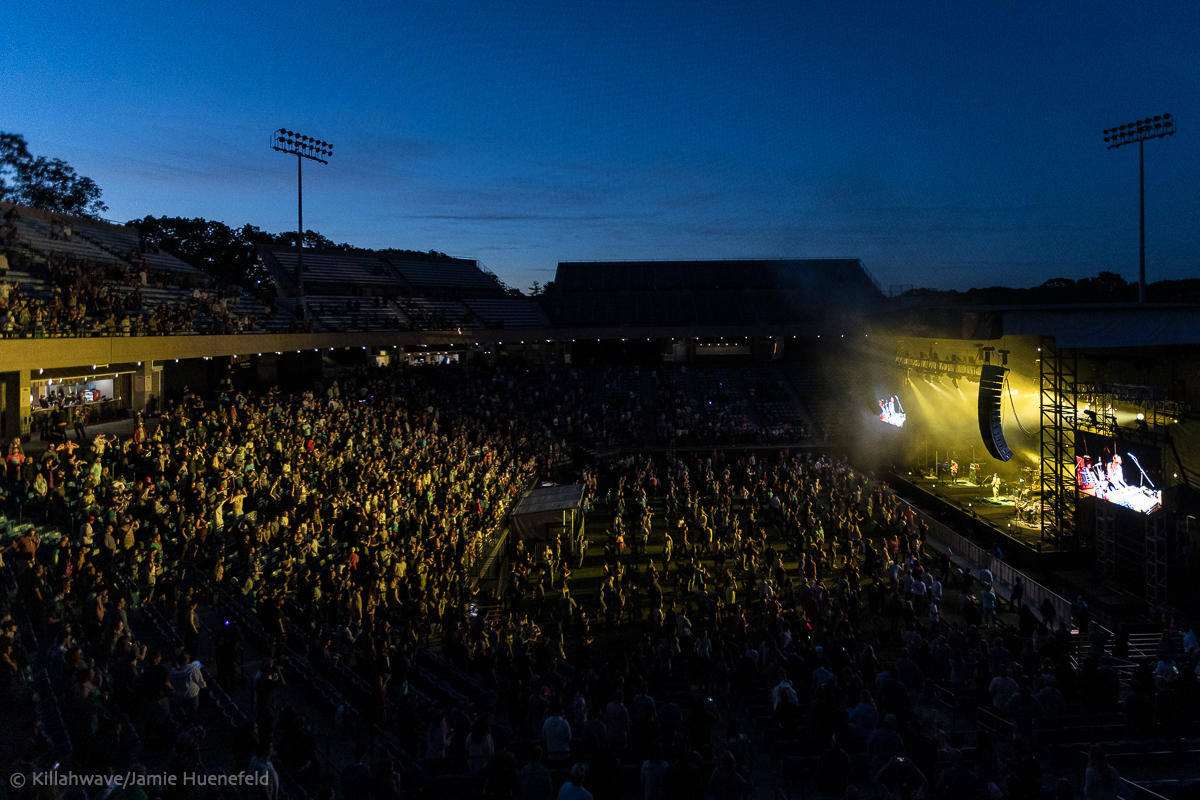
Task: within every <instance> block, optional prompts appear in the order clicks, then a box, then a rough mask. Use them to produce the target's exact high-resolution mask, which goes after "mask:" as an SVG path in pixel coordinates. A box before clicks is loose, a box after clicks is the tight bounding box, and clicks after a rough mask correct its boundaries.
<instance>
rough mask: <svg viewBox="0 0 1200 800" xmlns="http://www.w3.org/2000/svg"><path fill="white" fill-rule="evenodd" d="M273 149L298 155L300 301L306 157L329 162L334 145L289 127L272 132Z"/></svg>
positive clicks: (298, 274)
mask: <svg viewBox="0 0 1200 800" xmlns="http://www.w3.org/2000/svg"><path fill="white" fill-rule="evenodd" d="M271 149H272V150H274V151H276V152H279V153H286V154H288V155H293V156H296V218H297V228H296V286H297V288H298V289H299V291H300V302H301V303H303V302H304V159H306V158H307V159H308V160H309V161H316V162H317V163H318V164H328V163H329V162H328V161H326V160H325V159H327V158H329V157H331V156H332V155H333V145H331V144H330V143H329V142H326V141H323V140H321V139H314V138H313V137H311V136H303V135H301V134H299V133H296V132H295V131H291V130H288V129H287V128H280V129H278V130H276V131H272V133H271Z"/></svg>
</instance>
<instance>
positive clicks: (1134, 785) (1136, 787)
mask: <svg viewBox="0 0 1200 800" xmlns="http://www.w3.org/2000/svg"><path fill="white" fill-rule="evenodd" d="M1179 752H1180V753H1181V754H1182V753H1195V752H1200V751H1196V750H1181V751H1179ZM1078 753H1079V755H1081V756H1083V757H1084V758H1087V757H1088V753H1085V752H1083V751H1082V750H1080V751H1078ZM1167 754H1168V752H1167V751H1164V752H1163V753H1159V755H1167ZM1123 755H1124V756H1132V755H1151V754H1150V753H1111V754H1107V757H1108V758H1113V757H1115V756H1123ZM1085 769H1086V762H1085ZM1117 777H1118V779H1119V780H1120V781H1121V783H1123V784H1125V785H1126V786H1128V787H1130V788H1131V789H1134V790H1135V791H1138V792H1145V793H1146V794H1148V795H1150V796H1151V797H1154V798H1157V800H1170V798H1168V797H1164V796H1163V795H1161V794H1159V793H1158V792H1156V791H1154V790H1153V789H1147V788H1146V787H1145V786H1142V785H1141V784H1140V783H1136V782H1134V781H1131V780H1129V779H1128V778H1121V777H1120V776H1117Z"/></svg>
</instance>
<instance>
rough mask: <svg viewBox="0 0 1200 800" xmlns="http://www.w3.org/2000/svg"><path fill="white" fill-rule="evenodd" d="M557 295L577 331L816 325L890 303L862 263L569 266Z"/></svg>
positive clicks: (560, 318) (562, 317) (558, 279)
mask: <svg viewBox="0 0 1200 800" xmlns="http://www.w3.org/2000/svg"><path fill="white" fill-rule="evenodd" d="M554 293H555V296H556V297H555V299H556V301H557V302H556V307H557V308H556V312H557V313H556V314H555V317H556V319H555V322H556V323H557V324H558V325H560V326H569V327H584V326H628V325H642V326H645V325H650V326H654V325H689V324H690V325H698V324H721V325H746V324H761V323H794V322H812V321H816V320H821V319H827V318H830V317H833V316H839V315H845V314H847V313H857V314H862V313H870V312H871V311H874V310H875V309H876V308H878V306H879V303H880V302H881V301H882V299H883V294H882V292H881V291H880V289H879V285H878V284H877V283H876V282H875V280H874V279H873V278H872V277H871V276H870V274H869V273H868V272H867V270H866V268H865V267H864V266H863V264H862V262H861V261H859V260H858V259H855V258H816V259H787V260H736V261H593V262H581V261H564V262H560V263H559V265H558V271H557V273H556V274H555V278H554Z"/></svg>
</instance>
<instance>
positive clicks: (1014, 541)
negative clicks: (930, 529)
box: [889, 473, 1075, 570]
mask: <svg viewBox="0 0 1200 800" xmlns="http://www.w3.org/2000/svg"><path fill="white" fill-rule="evenodd" d="M889 478H890V481H891V482H892V485H893V487H894V488H895V489H896V491H897V492H898V493H899V494H900V495H901V496H902V497H904V498H905V499H907V500H908V501H909V502H911V503H912V504H913V505H915V506H917V507H919V508H921V509H922V510H924V511H925V512H927V513H928V514H929V515H930V516H932V517H934V518H935V519H938V520H939V521H941V522H943V523H945V524H947V525H949V526H950V527H951V528H953V529H955V530H957V531H958V532H959V533H961V534H963V535H965V536H967V537H968V538H970V539H972V540H973V541H975V542H976V543H977V544H981V545H986V546H987V547H988V548H989V549H990V548H992V547H996V546H999V547H1000V550H1001V551H1002V552H1003V554H1004V560H1005V561H1007V562H1009V563H1011V564H1014V565H1016V566H1018V567H1024V568H1028V569H1037V570H1055V569H1059V568H1065V567H1068V566H1071V565H1073V564H1074V561H1075V556H1074V552H1073V551H1069V550H1064V549H1063V548H1060V547H1059V546H1058V545H1056V544H1055V543H1053V542H1051V541H1050V540H1048V539H1047V540H1043V539H1042V531H1041V527H1040V525H1041V514H1040V512H1039V509H1038V506H1039V505H1040V498H1039V497H1037V496H1036V495H1033V496H1030V495H1031V494H1032V493H1026V494H1023V495H1021V496H1019V497H1014V496H1012V495H1006V494H1001V495H1000V497H999V498H998V499H996V498H994V497H993V494H992V489H991V487H990V486H977V485H975V484H973V483H968V482H966V481H961V480H960V481H958V482H955V483H951V482H950V481H949V480H940V479H935V478H930V477H927V476H923V475H918V474H916V473H914V474H911V475H909V474H897V473H892V475H890V476H889Z"/></svg>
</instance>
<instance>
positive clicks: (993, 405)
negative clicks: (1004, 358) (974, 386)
mask: <svg viewBox="0 0 1200 800" xmlns="http://www.w3.org/2000/svg"><path fill="white" fill-rule="evenodd" d="M1005 372H1008V368H1007V367H1000V366H996V365H995V364H984V365H983V370H982V371H981V373H980V375H979V433H980V435H981V436H983V446H984V447H986V448H987V451H988V452H989V453H991V454H992V458H998V459H1000V460H1001V461H1008V460H1009V459H1010V458H1012V457H1013V454H1012V450H1009V449H1008V444H1007V443H1006V442H1005V441H1004V429H1003V428H1002V427H1001V425H1000V401H1001V399H1002V394H1001V392H1002V390H1003V388H1004V373H1005Z"/></svg>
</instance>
